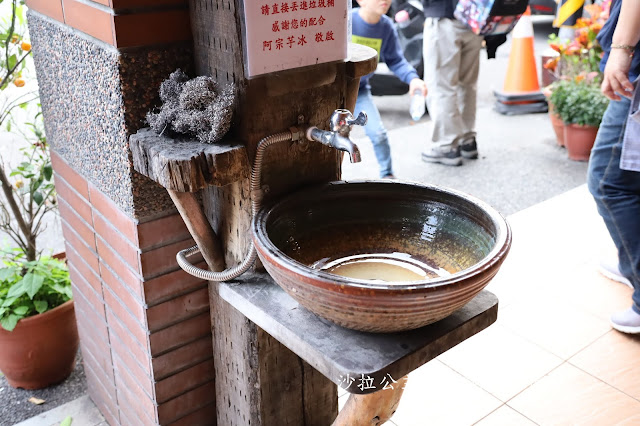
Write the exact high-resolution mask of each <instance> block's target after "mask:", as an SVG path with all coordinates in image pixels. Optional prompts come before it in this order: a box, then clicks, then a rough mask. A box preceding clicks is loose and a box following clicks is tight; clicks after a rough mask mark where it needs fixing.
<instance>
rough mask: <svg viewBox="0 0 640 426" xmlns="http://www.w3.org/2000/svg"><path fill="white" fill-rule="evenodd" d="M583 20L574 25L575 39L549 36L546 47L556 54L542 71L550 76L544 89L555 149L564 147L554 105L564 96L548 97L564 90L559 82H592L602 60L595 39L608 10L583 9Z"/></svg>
mask: <svg viewBox="0 0 640 426" xmlns="http://www.w3.org/2000/svg"><path fill="white" fill-rule="evenodd" d="M585 10H586V11H587V15H588V16H587V17H583V18H579V19H578V21H577V23H576V29H575V35H574V37H573V39H571V40H560V38H559V37H558V36H557V35H555V34H551V35H550V36H549V47H550V48H551V49H552V50H554V51H555V52H556V55H555V56H554V57H551V58H550V59H548V60H547V61H546V62H545V64H544V69H545V70H546V71H548V72H550V73H552V76H553V80H554V82H553V83H552V84H550V85H549V86H547V87H545V88H544V90H543V91H544V92H545V93H546V94H547V99H548V103H549V119H550V121H551V125H552V126H553V130H554V132H555V134H556V140H557V141H558V145H561V146H562V145H564V125H563V123H562V120H561V119H560V117H559V114H558V113H557V108H556V106H555V102H556V101H558V100H559V99H561V98H563V97H565V96H566V92H565V93H562V94H557V95H556V96H555V97H552V96H551V94H552V93H553V91H554V90H555V89H556V88H561V89H562V88H566V86H565V85H564V84H561V83H560V82H561V81H563V80H574V79H580V78H586V77H587V76H590V78H594V76H597V75H599V74H600V70H599V65H600V58H601V56H602V47H601V46H600V45H599V44H598V41H597V40H596V37H597V35H598V33H599V32H600V30H601V29H602V25H603V24H604V22H605V21H606V20H607V18H608V16H609V7H608V5H607V6H606V7H603V6H602V5H600V4H592V5H587V6H585Z"/></svg>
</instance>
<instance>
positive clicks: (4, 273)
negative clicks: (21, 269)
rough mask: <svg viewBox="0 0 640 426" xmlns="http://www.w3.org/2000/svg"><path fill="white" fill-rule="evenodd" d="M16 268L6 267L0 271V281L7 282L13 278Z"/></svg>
mask: <svg viewBox="0 0 640 426" xmlns="http://www.w3.org/2000/svg"><path fill="white" fill-rule="evenodd" d="M17 270H18V268H16V267H7V268H2V269H0V281H8V280H9V279H10V278H11V277H13V276H14V275H15V274H16V272H17Z"/></svg>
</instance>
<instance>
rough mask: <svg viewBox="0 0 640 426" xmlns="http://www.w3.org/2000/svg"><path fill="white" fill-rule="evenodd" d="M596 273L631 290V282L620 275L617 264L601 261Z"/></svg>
mask: <svg viewBox="0 0 640 426" xmlns="http://www.w3.org/2000/svg"><path fill="white" fill-rule="evenodd" d="M598 272H600V273H601V274H602V275H604V276H605V277H607V278H609V279H610V280H613V281H617V282H619V283H622V284H624V285H626V286H627V287H631V288H633V285H631V281H629V280H628V279H627V278H626V277H625V276H624V275H622V274H621V273H620V268H619V267H618V263H617V262H615V263H614V262H609V261H606V260H603V261H601V262H600V267H599V268H598Z"/></svg>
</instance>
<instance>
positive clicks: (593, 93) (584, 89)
mask: <svg viewBox="0 0 640 426" xmlns="http://www.w3.org/2000/svg"><path fill="white" fill-rule="evenodd" d="M589 77H591V78H589ZM593 77H595V75H594V76H585V77H583V76H578V77H576V78H574V79H572V80H563V81H560V82H557V83H558V84H557V85H556V89H555V90H554V92H553V93H552V95H551V99H552V102H554V109H555V111H556V113H557V114H558V115H559V116H560V118H562V121H563V122H564V126H565V127H564V143H565V146H566V147H567V153H568V155H569V158H570V159H571V160H576V161H587V160H589V154H590V153H591V148H592V147H593V143H594V141H595V139H596V134H597V133H598V127H599V126H600V122H601V121H602V116H603V115H604V112H605V110H606V109H607V105H608V104H609V100H608V99H607V98H606V97H605V96H604V95H603V94H602V93H601V92H600V84H599V81H598V79H597V78H593Z"/></svg>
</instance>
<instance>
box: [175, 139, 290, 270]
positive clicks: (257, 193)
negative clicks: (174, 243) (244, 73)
mask: <svg viewBox="0 0 640 426" xmlns="http://www.w3.org/2000/svg"><path fill="white" fill-rule="evenodd" d="M292 139H293V135H292V133H291V132H282V133H276V134H275V135H271V136H267V137H265V138H263V139H262V140H260V142H258V147H257V148H256V157H255V159H254V160H253V167H252V169H251V181H250V188H251V215H252V216H255V215H256V214H257V213H258V211H259V210H260V207H261V205H262V189H261V188H260V186H261V181H262V160H263V157H264V152H265V150H266V149H267V147H269V146H271V145H273V144H275V143H278V142H286V141H290V140H292ZM250 244H251V246H250V248H249V252H248V253H247V255H246V256H245V258H244V260H243V261H242V262H240V264H239V265H237V266H234V267H233V268H231V269H225V270H224V271H221V272H213V271H207V270H205V269H201V268H198V267H196V266H194V265H193V264H191V262H189V261H188V260H187V257H189V256H192V255H194V254H197V253H200V249H199V248H198V246H193V247H189V248H187V249H184V250H180V251H179V252H178V254H176V259H177V260H178V265H180V267H181V268H182V269H183V270H184V271H185V272H186V273H188V274H190V275H193V276H194V277H197V278H200V279H203V280H207V281H218V282H220V281H229V280H232V279H234V278H236V277H238V276H240V275H242V274H244V273H245V272H246V271H247V270H248V269H249V268H250V267H251V265H253V263H254V262H255V261H256V256H257V253H256V248H255V246H254V245H253V241H251V242H250Z"/></svg>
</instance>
